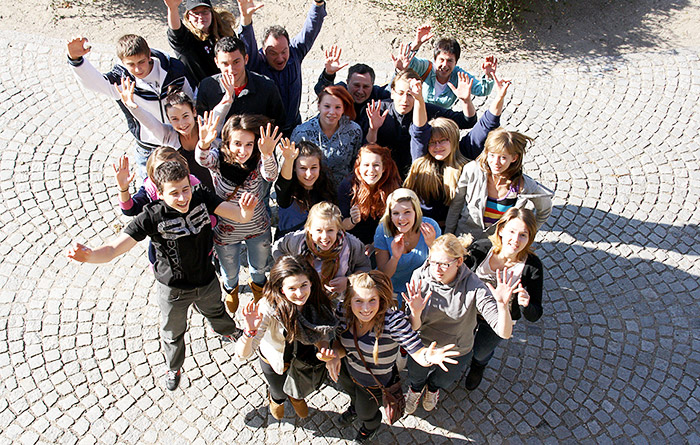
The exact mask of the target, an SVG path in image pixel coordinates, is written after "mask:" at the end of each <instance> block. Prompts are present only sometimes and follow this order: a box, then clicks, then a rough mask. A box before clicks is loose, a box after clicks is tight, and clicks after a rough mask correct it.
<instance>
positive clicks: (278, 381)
mask: <svg viewBox="0 0 700 445" xmlns="http://www.w3.org/2000/svg"><path fill="white" fill-rule="evenodd" d="M260 368H261V369H262V372H263V374H264V375H265V379H266V380H267V386H268V387H269V388H270V397H272V400H273V401H274V402H275V403H277V404H281V403H284V401H285V400H287V394H285V393H284V389H282V388H283V387H284V381H285V380H287V371H284V373H283V374H282V375H279V374H277V373H276V372H275V370H274V369H272V366H270V365H268V364H267V363H265V361H264V360H263V359H260Z"/></svg>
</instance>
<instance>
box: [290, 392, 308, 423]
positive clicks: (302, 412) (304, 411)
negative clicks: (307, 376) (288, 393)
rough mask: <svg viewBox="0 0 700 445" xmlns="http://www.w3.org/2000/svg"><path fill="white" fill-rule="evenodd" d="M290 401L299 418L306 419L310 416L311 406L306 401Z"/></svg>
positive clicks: (293, 399)
mask: <svg viewBox="0 0 700 445" xmlns="http://www.w3.org/2000/svg"><path fill="white" fill-rule="evenodd" d="M289 401H290V402H292V408H294V412H295V413H297V416H299V417H300V418H302V419H304V418H306V417H307V416H308V415H309V406H308V405H307V404H306V400H304V399H295V398H294V397H290V398H289Z"/></svg>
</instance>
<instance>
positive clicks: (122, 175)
mask: <svg viewBox="0 0 700 445" xmlns="http://www.w3.org/2000/svg"><path fill="white" fill-rule="evenodd" d="M112 168H113V169H114V179H116V180H117V187H119V191H122V190H126V191H128V190H129V184H131V183H132V182H133V181H134V178H135V177H136V173H131V174H129V158H127V157H126V155H121V156H120V157H119V159H118V160H117V162H116V163H114V164H112Z"/></svg>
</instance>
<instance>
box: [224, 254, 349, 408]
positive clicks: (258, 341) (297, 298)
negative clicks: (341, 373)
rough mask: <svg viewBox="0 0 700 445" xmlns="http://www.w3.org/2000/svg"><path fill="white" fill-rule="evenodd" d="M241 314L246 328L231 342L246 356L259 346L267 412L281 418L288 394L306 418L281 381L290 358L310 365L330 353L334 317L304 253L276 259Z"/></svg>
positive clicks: (329, 356)
mask: <svg viewBox="0 0 700 445" xmlns="http://www.w3.org/2000/svg"><path fill="white" fill-rule="evenodd" d="M243 316H244V318H245V330H244V331H243V336H242V337H241V338H239V339H238V342H237V343H236V354H237V355H238V356H239V357H242V358H249V357H250V356H251V355H252V354H253V351H255V350H258V349H259V355H260V367H261V368H262V371H263V374H264V376H265V379H266V380H267V382H268V386H269V389H270V397H269V399H270V414H272V416H273V417H274V418H275V419H277V420H280V419H282V417H284V402H285V400H286V399H287V398H288V399H289V401H290V402H291V404H292V407H293V408H294V411H295V412H296V414H297V415H298V416H299V417H301V418H304V417H306V416H307V415H308V413H309V408H308V406H307V405H306V402H305V401H304V400H303V399H296V398H293V397H291V396H289V395H287V394H286V393H285V391H284V386H285V381H286V379H287V371H288V369H289V364H290V363H291V361H292V358H293V357H296V359H298V360H301V361H302V362H304V363H308V364H310V365H320V364H322V363H321V360H322V361H329V360H331V359H332V358H333V357H334V354H333V353H332V352H331V351H330V350H329V349H328V347H329V344H330V340H332V335H333V332H334V331H335V328H336V326H337V320H336V318H335V315H334V313H333V310H332V309H331V302H330V300H329V299H328V296H327V295H326V293H325V291H324V290H323V286H322V285H321V280H320V279H319V277H318V274H317V273H316V271H315V270H314V269H313V267H311V265H310V264H309V262H308V261H306V260H305V259H304V258H301V257H298V256H284V257H282V258H280V259H279V260H278V261H277V263H275V265H274V266H273V267H272V270H271V271H270V278H269V280H268V281H267V283H266V284H265V287H264V289H263V299H262V300H261V301H260V302H259V303H257V304H256V303H254V302H251V303H249V304H248V305H247V306H246V307H245V308H244V309H243Z"/></svg>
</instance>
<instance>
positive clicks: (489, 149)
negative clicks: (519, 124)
mask: <svg viewBox="0 0 700 445" xmlns="http://www.w3.org/2000/svg"><path fill="white" fill-rule="evenodd" d="M532 140H533V139H532V138H531V137H530V136H525V135H524V134H522V133H518V132H517V131H508V130H506V129H505V128H503V127H499V128H496V129H495V130H492V131H491V132H489V135H488V136H486V142H485V143H484V151H483V152H481V154H480V155H479V157H478V158H476V162H478V163H479V167H481V170H483V171H485V172H486V173H488V174H491V167H489V163H488V154H489V153H506V154H509V155H511V156H517V157H518V158H517V159H516V160H515V161H513V162H512V163H511V164H510V165H509V166H508V169H507V170H506V171H504V172H503V177H505V178H507V184H508V186H509V187H510V186H511V185H515V186H517V187H519V186H520V182H521V181H522V179H523V157H524V156H525V152H526V151H527V150H526V149H527V145H528V144H529V143H531V142H532Z"/></svg>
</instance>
